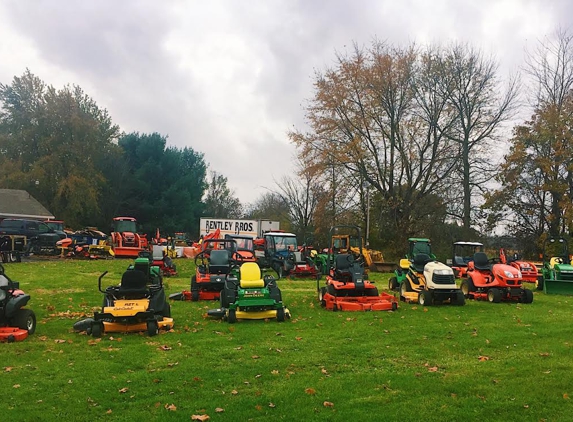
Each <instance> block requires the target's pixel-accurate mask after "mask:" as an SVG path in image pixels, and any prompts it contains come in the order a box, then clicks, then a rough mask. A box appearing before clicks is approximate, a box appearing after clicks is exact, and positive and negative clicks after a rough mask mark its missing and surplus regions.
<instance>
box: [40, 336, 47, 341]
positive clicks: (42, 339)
mask: <svg viewBox="0 0 573 422" xmlns="http://www.w3.org/2000/svg"><path fill="white" fill-rule="evenodd" d="M38 338H39V339H40V341H46V340H48V337H46V336H40V337H38Z"/></svg>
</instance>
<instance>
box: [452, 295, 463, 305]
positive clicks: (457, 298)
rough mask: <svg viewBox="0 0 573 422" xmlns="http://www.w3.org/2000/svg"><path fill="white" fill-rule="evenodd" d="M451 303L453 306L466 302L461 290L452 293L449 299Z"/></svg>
mask: <svg viewBox="0 0 573 422" xmlns="http://www.w3.org/2000/svg"><path fill="white" fill-rule="evenodd" d="M451 302H452V305H455V306H463V305H465V304H466V297H465V296H464V294H463V293H462V292H457V293H454V296H453V297H452V299H451Z"/></svg>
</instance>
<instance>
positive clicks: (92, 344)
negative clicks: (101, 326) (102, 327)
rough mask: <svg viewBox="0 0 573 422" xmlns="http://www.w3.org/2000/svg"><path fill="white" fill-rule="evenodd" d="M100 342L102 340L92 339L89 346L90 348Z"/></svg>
mask: <svg viewBox="0 0 573 422" xmlns="http://www.w3.org/2000/svg"><path fill="white" fill-rule="evenodd" d="M100 341H101V338H96V339H91V340H88V344H89V345H90V346H95V345H96V344H98V343H99V342H100Z"/></svg>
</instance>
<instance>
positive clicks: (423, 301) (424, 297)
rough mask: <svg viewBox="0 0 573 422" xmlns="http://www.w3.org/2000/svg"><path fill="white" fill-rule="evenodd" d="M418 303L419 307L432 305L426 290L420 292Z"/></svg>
mask: <svg viewBox="0 0 573 422" xmlns="http://www.w3.org/2000/svg"><path fill="white" fill-rule="evenodd" d="M418 303H419V304H420V305H421V306H430V305H431V304H432V295H431V294H430V292H429V291H427V290H422V291H421V292H420V293H419V294H418Z"/></svg>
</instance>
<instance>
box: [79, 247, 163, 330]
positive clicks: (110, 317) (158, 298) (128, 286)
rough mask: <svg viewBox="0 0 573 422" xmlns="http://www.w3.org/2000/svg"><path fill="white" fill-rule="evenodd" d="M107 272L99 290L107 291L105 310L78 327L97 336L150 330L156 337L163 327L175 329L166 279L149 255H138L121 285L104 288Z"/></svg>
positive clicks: (82, 322)
mask: <svg viewBox="0 0 573 422" xmlns="http://www.w3.org/2000/svg"><path fill="white" fill-rule="evenodd" d="M106 274H107V271H106V272H104V273H103V274H102V275H101V276H100V277H99V278H98V289H99V291H100V292H102V293H103V295H104V299H103V306H102V310H101V312H95V313H94V317H93V318H87V319H85V320H82V321H78V322H76V323H75V324H74V330H76V331H87V332H88V334H91V335H93V336H94V337H101V335H102V334H103V333H105V332H120V333H127V332H137V331H147V334H148V335H150V336H154V335H156V334H158V332H159V330H160V329H163V330H166V331H169V330H170V329H171V328H173V318H171V307H170V305H169V303H168V302H167V300H166V299H165V291H164V289H163V281H162V278H161V277H160V276H158V274H159V269H158V268H157V267H151V266H150V262H149V260H148V259H147V258H141V257H140V258H137V259H136V260H135V264H134V265H131V266H129V267H128V269H127V270H126V271H125V272H124V273H123V276H122V277H121V284H120V285H119V286H109V287H107V288H106V289H105V290H102V286H101V282H102V279H103V277H104V276H105V275H106Z"/></svg>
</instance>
